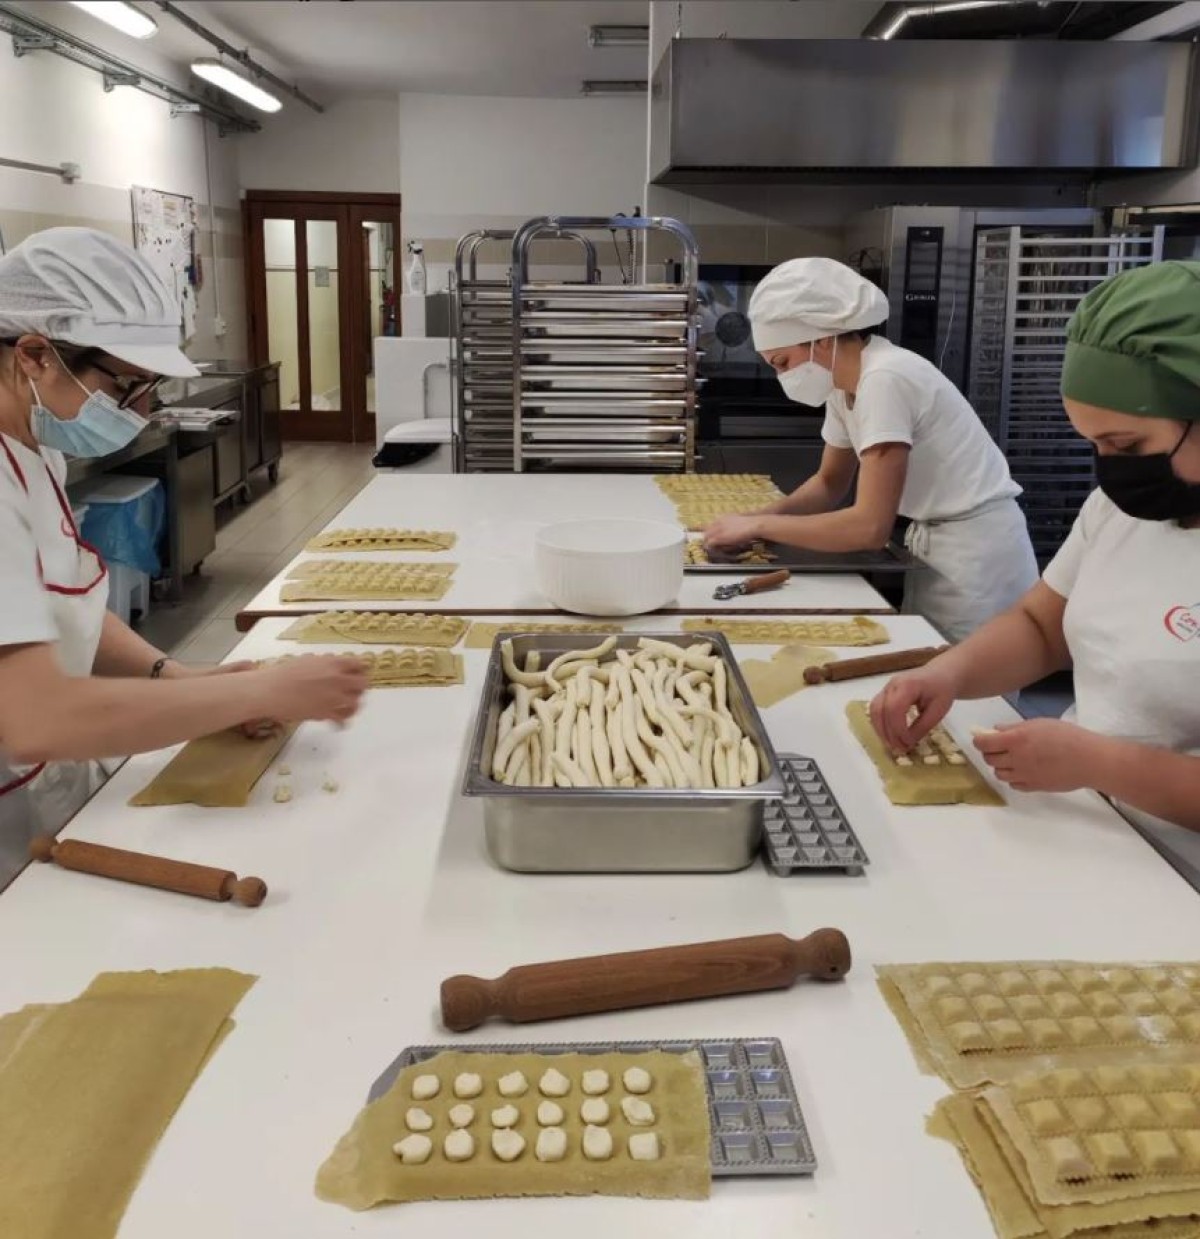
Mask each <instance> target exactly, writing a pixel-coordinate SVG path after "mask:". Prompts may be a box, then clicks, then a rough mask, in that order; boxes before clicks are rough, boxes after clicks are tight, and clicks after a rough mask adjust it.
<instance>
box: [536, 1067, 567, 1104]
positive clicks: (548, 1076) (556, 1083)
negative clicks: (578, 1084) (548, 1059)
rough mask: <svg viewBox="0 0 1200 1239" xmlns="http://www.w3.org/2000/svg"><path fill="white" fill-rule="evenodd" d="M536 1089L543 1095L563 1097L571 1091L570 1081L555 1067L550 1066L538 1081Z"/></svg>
mask: <svg viewBox="0 0 1200 1239" xmlns="http://www.w3.org/2000/svg"><path fill="white" fill-rule="evenodd" d="M538 1091H539V1092H540V1093H541V1094H542V1095H543V1096H545V1097H565V1096H566V1095H567V1094H568V1093H569V1092H570V1091H571V1081H570V1080H569V1079H567V1077H566V1076H565V1075H563V1073H562V1072H561V1071H559V1070H558V1068H557V1067H551V1068H549V1069H548V1070H547V1071H546V1073H545V1074H544V1075H543V1076H542V1078H541V1079H540V1080H539V1081H538Z"/></svg>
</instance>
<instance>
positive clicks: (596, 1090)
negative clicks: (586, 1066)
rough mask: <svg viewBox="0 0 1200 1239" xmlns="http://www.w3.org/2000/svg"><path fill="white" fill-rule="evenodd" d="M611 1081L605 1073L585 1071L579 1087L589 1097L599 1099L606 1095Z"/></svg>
mask: <svg viewBox="0 0 1200 1239" xmlns="http://www.w3.org/2000/svg"><path fill="white" fill-rule="evenodd" d="M610 1084H611V1081H610V1080H609V1076H608V1072H607V1071H585V1072H584V1073H583V1082H582V1085H581V1087H582V1088H583V1091H584V1092H585V1093H586V1094H587V1095H588V1096H589V1097H599V1096H600V1095H601V1094H602V1093H607V1092H608V1090H609V1086H610Z"/></svg>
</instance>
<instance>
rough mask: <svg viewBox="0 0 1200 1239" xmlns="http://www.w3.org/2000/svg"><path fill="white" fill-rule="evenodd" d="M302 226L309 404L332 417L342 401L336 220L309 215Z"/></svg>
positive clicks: (334, 416)
mask: <svg viewBox="0 0 1200 1239" xmlns="http://www.w3.org/2000/svg"><path fill="white" fill-rule="evenodd" d="M304 230H305V260H306V261H305V267H306V272H307V276H306V283H307V286H308V287H307V293H308V296H307V301H308V307H307V308H308V358H309V386H310V388H311V391H312V395H311V398H310V407H311V410H312V412H313V413H314V414H325V415H327V416H328V417H329V418H330V419H331V421H332V420H333V419H337V418H340V417H341V414H342V408H343V403H344V402H343V400H342V355H341V341H342V333H341V310H340V307H339V304H338V293H339V287H340V281H339V274H340V273H339V271H338V224H337V221H336V220H332V219H310V220H306V221H305V223H304ZM322 437H323V436H322Z"/></svg>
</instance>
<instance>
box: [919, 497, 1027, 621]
mask: <svg viewBox="0 0 1200 1239" xmlns="http://www.w3.org/2000/svg"><path fill="white" fill-rule="evenodd" d="M904 544H905V545H906V546H907V547H908V549H909V550H910V551H912V553H913V554H914V555H915V556H916V557H917V558H918V559H919V560H920V561H921V562H922V564H923V565H924V567H923V568H918V569H916V570H915V571H913V572H910V573H909V574H908V576H907V577H906V578H905V582H904V602H903V604H902V607H901V609H902V610H903V612H904V613H905V614H906V615H923V616H924V617H925V618H926V619H927V620H929V622H930V623H931V624H933V625H934V626H935V627H936V628H939V629H940V630H941V631H942V633H943V634H944V635H945V636H946V637H947V638H948V639H949V640H951V641H962V640H963V639H964V638H965V637H969V636H970V635H971V633H973V632H974V631H975V630H976V629H977V628H979V627H980V626H981V625H983V624H985V623H986V622H987V621H988V620H990V619H991V618H992V617H993V616H994V615H999V614H1000V612H1001V611H1005V610H1007V609H1008V608H1009V607H1011V606H1012V605H1013V604H1014V603H1015V602H1016V601H1017V599H1018V598H1020V597H1021V595H1022V594H1024V593H1025V592H1026V590H1029V589H1032V588H1033V585H1034V583H1035V582H1036V581H1037V579H1038V567H1037V560H1036V559H1035V558H1034V554H1033V545H1032V544H1031V543H1030V541H1029V529H1028V527H1027V526H1026V524H1025V515H1024V513H1023V512H1022V511H1021V509H1020V507H1018V505H1017V501H1016V500H1015V499H1000V500H997V501H996V502H995V503H989V504H985V505H984V506H983V507H982V508H977V509H976V510H975V511H974V512H968V513H966V514H965V515H963V516H960V517H954V518H952V519H950V520H941V521H913V523H912V524H911V525H909V527H908V531H907V533H906V534H905V537H904Z"/></svg>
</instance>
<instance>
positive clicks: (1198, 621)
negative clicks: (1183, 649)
mask: <svg viewBox="0 0 1200 1239" xmlns="http://www.w3.org/2000/svg"><path fill="white" fill-rule="evenodd" d="M1163 623H1164V624H1165V625H1166V628H1167V631H1168V632H1169V633H1170V634H1171V636H1173V637H1177V638H1178V639H1179V640H1180V641H1190V640H1191V639H1192V638H1193V637H1200V602H1197V603H1194V604H1193V605H1192V606H1190V607H1172V608H1171V609H1170V610H1169V611H1168V612H1167V613H1166V615H1164V616H1163Z"/></svg>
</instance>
